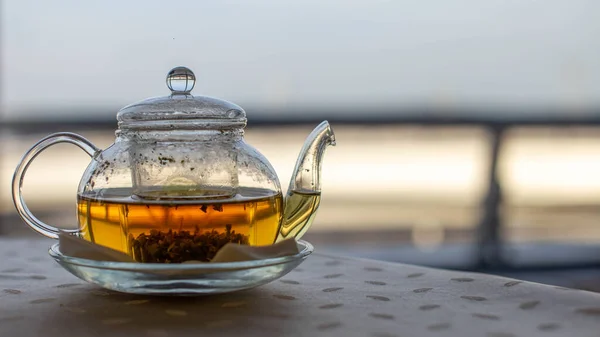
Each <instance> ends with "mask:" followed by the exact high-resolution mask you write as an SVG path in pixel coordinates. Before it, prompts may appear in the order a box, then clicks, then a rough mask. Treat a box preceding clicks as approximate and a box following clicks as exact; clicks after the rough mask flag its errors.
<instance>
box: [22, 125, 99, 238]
mask: <svg viewBox="0 0 600 337" xmlns="http://www.w3.org/2000/svg"><path fill="white" fill-rule="evenodd" d="M58 143H70V144H74V145H77V146H78V147H79V148H81V149H82V150H83V151H85V152H86V153H87V154H88V155H90V157H94V156H96V155H97V154H98V153H99V152H100V151H101V150H100V149H99V148H97V147H96V146H95V145H94V144H92V143H91V142H90V141H89V140H87V139H85V138H83V137H82V136H80V135H78V134H75V133H70V132H59V133H54V134H51V135H49V136H47V137H45V138H43V139H42V140H40V141H39V142H37V143H36V144H35V145H34V146H33V147H31V148H30V149H29V151H27V153H25V155H24V156H23V158H21V162H20V163H19V165H18V166H17V168H16V169H15V174H14V175H13V179H12V198H13V202H14V203H15V207H16V208H17V211H18V212H19V215H20V216H21V218H22V219H23V221H25V223H26V224H27V225H29V227H31V228H33V230H35V231H36V232H38V233H40V234H42V235H45V236H47V237H49V238H52V239H58V233H59V231H65V232H69V233H77V232H79V230H77V229H70V230H60V229H58V228H56V227H54V226H50V225H48V224H45V223H43V222H42V221H40V220H39V219H38V218H36V217H35V216H34V215H33V214H32V213H31V211H29V208H28V207H27V204H25V200H23V194H22V193H21V188H22V187H23V178H25V173H26V172H27V169H28V168H29V164H31V162H32V161H33V159H35V157H37V155H38V154H40V152H42V151H43V150H45V149H46V148H48V147H50V146H51V145H54V144H58Z"/></svg>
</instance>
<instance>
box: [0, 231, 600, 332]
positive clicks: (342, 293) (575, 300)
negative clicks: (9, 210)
mask: <svg viewBox="0 0 600 337" xmlns="http://www.w3.org/2000/svg"><path fill="white" fill-rule="evenodd" d="M52 243H53V241H51V240H44V239H38V240H20V239H16V240H15V239H12V240H9V239H0V304H1V305H0V336H43V337H54V336H56V337H58V336H60V337H63V336H78V337H85V336H111V337H112V336H149V337H161V336H164V337H166V336H176V337H185V336H210V335H215V336H371V337H392V336H398V337H406V336H445V337H447V336H461V337H464V336H484V337H519V336H523V337H535V336H548V337H550V336H572V337H577V336H586V337H587V336H590V337H592V336H600V294H597V293H591V292H586V291H581V290H574V289H567V288H561V287H555V286H548V285H541V284H535V283H529V282H525V281H517V280H513V279H507V278H502V277H496V276H490V275H484V274H475V273H464V272H454V271H446V270H439V269H430V268H423V267H417V266H411V265H403V264H394V263H386V262H380V261H373V260H361V259H355V258H345V257H339V256H329V255H321V254H318V253H315V254H313V255H311V256H310V257H309V258H308V259H307V260H306V261H305V262H304V263H303V264H301V265H300V266H299V267H298V268H296V269H295V270H293V271H292V272H290V273H289V274H288V275H286V276H284V277H283V278H282V279H280V280H278V281H275V282H272V283H270V284H267V285H265V286H261V287H258V288H255V289H251V290H246V291H241V292H237V293H230V294H225V295H215V296H208V297H147V296H135V295H127V294H120V293H116V292H112V291H108V290H104V289H102V288H99V287H97V286H94V285H91V284H87V283H85V282H84V281H81V280H79V279H77V278H76V277H74V276H72V275H71V274H69V273H68V272H67V271H65V270H63V269H62V268H61V267H60V266H59V265H58V264H57V263H56V262H54V261H53V260H52V259H51V258H50V257H49V256H48V254H47V249H48V247H49V246H50V245H51V244H52ZM316 248H317V251H318V247H316Z"/></svg>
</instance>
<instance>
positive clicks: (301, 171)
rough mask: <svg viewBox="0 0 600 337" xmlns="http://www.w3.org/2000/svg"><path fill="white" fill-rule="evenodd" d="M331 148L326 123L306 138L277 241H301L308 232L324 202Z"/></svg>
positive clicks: (331, 138)
mask: <svg viewBox="0 0 600 337" xmlns="http://www.w3.org/2000/svg"><path fill="white" fill-rule="evenodd" d="M328 145H335V134H334V133H333V130H332V128H331V126H330V125H329V122H327V121H323V122H322V123H321V124H319V125H318V126H317V127H316V128H315V129H314V130H313V131H312V132H311V133H310V135H309V136H308V137H307V138H306V140H305V141H304V145H303V146H302V150H300V154H299V156H298V160H297V161H296V167H295V168H294V173H293V174H292V180H291V181H290V185H289V188H288V191H287V195H286V197H285V200H284V208H283V218H282V223H281V227H280V230H279V235H278V238H277V240H276V241H281V240H284V239H287V238H292V237H293V238H296V239H300V237H301V236H302V235H304V233H305V232H306V231H307V230H308V228H309V227H310V225H311V224H312V221H313V219H314V217H315V214H316V211H317V209H318V208H319V204H320V202H321V166H322V163H323V155H324V154H325V149H326V148H327V146H328Z"/></svg>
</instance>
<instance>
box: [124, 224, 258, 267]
mask: <svg viewBox="0 0 600 337" xmlns="http://www.w3.org/2000/svg"><path fill="white" fill-rule="evenodd" d="M230 242H231V243H238V244H248V236H246V235H243V234H239V233H236V232H235V231H234V230H231V225H226V226H225V232H217V231H215V230H212V231H210V232H208V231H207V232H200V231H199V230H198V228H196V230H195V231H194V232H193V233H192V232H190V231H173V230H169V231H168V232H161V231H158V230H156V229H153V230H151V231H150V234H145V233H142V234H140V235H138V236H137V237H136V238H133V235H130V237H129V245H130V249H131V251H132V255H133V258H134V259H135V260H136V261H138V262H144V263H182V262H185V261H190V260H196V261H202V262H209V261H210V260H212V259H213V258H214V257H215V254H216V253H217V252H218V251H219V249H221V248H222V247H223V246H225V244H227V243H230Z"/></svg>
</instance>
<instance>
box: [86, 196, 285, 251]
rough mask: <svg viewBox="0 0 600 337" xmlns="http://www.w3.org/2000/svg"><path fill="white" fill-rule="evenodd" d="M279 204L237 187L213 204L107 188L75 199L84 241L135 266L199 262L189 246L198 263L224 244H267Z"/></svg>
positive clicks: (274, 198)
mask: <svg viewBox="0 0 600 337" xmlns="http://www.w3.org/2000/svg"><path fill="white" fill-rule="evenodd" d="M282 202H283V201H282V196H281V194H275V193H274V192H270V191H267V190H260V189H241V190H240V191H239V193H238V194H237V195H236V196H235V197H233V198H229V199H219V200H218V202H215V200H211V201H210V202H207V201H204V200H201V199H200V200H199V199H169V200H148V199H139V198H136V197H135V196H132V195H131V190H128V189H112V190H106V191H103V193H102V197H101V198H98V197H97V196H96V194H93V197H92V195H86V194H80V195H78V198H77V205H78V206H77V209H78V219H79V226H80V229H81V233H82V236H83V237H84V238H85V239H86V240H89V241H91V242H94V243H96V244H100V245H103V246H107V247H110V248H113V249H116V250H119V251H122V252H125V253H128V254H129V255H131V256H133V257H134V258H135V259H136V260H137V261H140V262H183V261H185V260H186V259H199V258H198V256H194V254H191V255H189V254H190V253H189V252H190V250H192V248H194V247H195V248H194V249H197V250H198V251H199V254H200V253H201V259H206V260H209V259H210V258H211V257H212V256H213V255H214V253H215V252H216V250H218V248H220V247H219V246H222V245H224V244H225V243H227V242H236V243H242V244H250V245H269V244H272V243H273V242H274V241H275V238H276V236H277V233H278V232H279V225H280V221H281V217H282ZM198 247H203V248H202V249H200V248H198ZM166 250H169V254H170V255H169V254H167V252H165V251H166ZM200 251H201V252H200ZM185 252H187V253H185ZM184 253H185V254H188V255H189V256H187V255H181V254H184ZM186 256H187V257H186ZM148 259H150V260H148Z"/></svg>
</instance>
